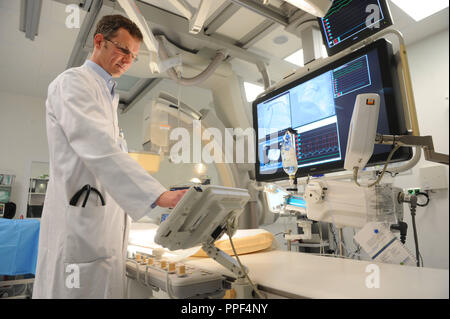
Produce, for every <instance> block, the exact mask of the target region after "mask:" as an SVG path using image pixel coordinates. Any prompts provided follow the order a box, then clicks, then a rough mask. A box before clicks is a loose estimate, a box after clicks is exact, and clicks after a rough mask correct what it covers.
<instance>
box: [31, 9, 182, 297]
mask: <svg viewBox="0 0 450 319" xmlns="http://www.w3.org/2000/svg"><path fill="white" fill-rule="evenodd" d="M141 41H142V34H141V32H140V31H139V29H138V27H137V26H136V25H135V24H134V23H133V22H131V21H130V20H129V19H127V18H125V17H122V16H118V15H114V16H105V17H103V18H102V19H101V20H100V21H99V23H98V25H97V30H96V32H95V37H94V52H93V54H92V56H91V58H90V59H89V60H87V61H86V63H85V64H84V65H82V66H81V67H77V68H71V69H69V70H66V71H65V72H63V73H62V74H60V75H59V76H58V77H57V78H56V79H55V80H54V81H53V82H52V83H51V84H50V86H49V88H48V98H47V101H46V122H47V136H48V144H49V153H50V181H49V184H48V189H47V194H46V198H45V203H44V211H43V214H42V219H41V229H40V237H39V253H38V261H37V269H36V279H35V283H34V289H33V298H124V297H125V280H126V278H125V258H126V249H127V238H128V230H129V221H130V218H129V217H128V216H130V217H131V218H132V219H133V220H138V219H140V218H141V217H143V216H144V215H145V214H146V213H148V212H149V211H150V210H151V209H153V208H154V207H155V206H156V205H159V206H161V207H174V206H175V205H176V203H177V202H178V201H179V200H180V199H181V197H182V196H183V195H184V191H175V192H170V191H167V190H166V189H165V188H164V187H163V186H162V185H161V184H160V183H159V182H158V181H157V180H155V179H154V178H153V177H151V176H150V175H149V174H148V173H147V172H146V171H145V170H144V169H143V168H141V166H140V165H139V164H138V163H137V162H136V161H135V160H134V159H132V158H131V157H130V156H129V155H128V154H127V153H126V150H125V149H124V147H123V145H124V143H122V140H121V137H120V134H119V127H118V122H117V107H118V101H119V97H118V95H117V94H116V93H115V82H114V81H113V79H112V78H115V77H120V76H121V75H122V74H123V73H124V72H125V71H126V70H127V69H128V68H129V67H130V66H131V64H132V63H133V60H135V59H136V57H137V54H138V52H139V48H140V43H141ZM87 184H89V185H90V186H91V187H94V188H96V189H97V190H98V191H99V193H100V194H101V196H102V197H103V199H104V202H105V205H102V202H101V199H100V196H99V195H98V194H97V193H95V192H93V191H91V192H90V196H89V197H88V200H87V203H86V205H85V207H81V204H82V202H83V201H84V198H85V195H86V193H84V194H82V196H81V197H80V200H79V202H78V205H77V206H74V205H70V204H69V203H70V201H71V199H72V197H73V196H74V194H75V193H77V192H78V191H79V190H80V189H81V188H82V187H83V186H84V185H87Z"/></svg>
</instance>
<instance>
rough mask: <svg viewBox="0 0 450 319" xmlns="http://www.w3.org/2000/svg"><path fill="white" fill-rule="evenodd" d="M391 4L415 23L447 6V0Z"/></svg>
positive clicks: (395, 2) (418, 0)
mask: <svg viewBox="0 0 450 319" xmlns="http://www.w3.org/2000/svg"><path fill="white" fill-rule="evenodd" d="M392 2H393V3H394V4H395V5H396V6H397V7H399V8H400V9H402V10H403V11H405V12H406V13H407V14H408V15H409V16H411V17H412V18H413V19H414V20H416V21H420V20H423V19H425V18H427V17H429V16H431V15H433V14H435V13H437V12H439V11H441V10H443V9H445V8H447V7H448V6H449V2H448V0H433V1H422V0H392Z"/></svg>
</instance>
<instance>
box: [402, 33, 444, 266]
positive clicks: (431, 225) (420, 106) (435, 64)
mask: <svg viewBox="0 0 450 319" xmlns="http://www.w3.org/2000/svg"><path fill="white" fill-rule="evenodd" d="M407 51H408V55H409V65H410V68H411V76H412V82H413V88H414V96H415V101H416V107H417V116H418V119H419V128H420V134H421V135H432V136H433V142H434V147H435V150H436V151H437V152H439V153H444V154H449V30H448V29H447V30H445V31H443V32H440V33H438V34H435V35H434V36H431V37H428V38H427V39H424V40H423V41H420V42H417V43H414V44H412V45H410V46H409V47H408V48H407ZM435 165H440V164H435V163H432V162H427V161H425V159H424V158H423V157H422V159H421V161H420V163H419V164H418V165H417V166H416V167H414V168H413V172H412V174H411V175H405V176H398V177H397V178H396V182H395V185H396V186H399V187H402V188H410V187H420V181H419V170H420V168H421V167H426V166H435ZM444 167H445V169H446V178H447V180H448V166H444ZM448 203H449V190H448V189H446V190H437V191H435V192H433V193H431V202H430V204H429V206H427V207H425V208H420V207H419V208H418V210H417V216H416V223H417V228H418V238H419V249H420V253H421V255H422V257H423V260H424V265H425V267H432V268H445V269H448V268H449V218H448V214H449V213H448V212H449V205H448ZM404 209H405V217H406V218H405V220H406V222H407V223H408V236H407V242H406V243H407V247H409V249H410V250H411V251H412V252H413V253H415V248H414V238H413V232H412V224H411V215H410V212H409V208H408V206H405V207H404Z"/></svg>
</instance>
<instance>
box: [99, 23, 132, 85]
mask: <svg viewBox="0 0 450 319" xmlns="http://www.w3.org/2000/svg"><path fill="white" fill-rule="evenodd" d="M108 40H109V41H108ZM108 40H107V39H105V37H104V36H103V35H102V34H97V35H96V36H95V45H96V46H97V45H98V46H99V55H98V58H99V62H101V64H102V65H101V67H103V68H104V69H105V70H106V71H107V72H108V73H109V74H111V75H112V76H113V77H115V78H118V77H120V76H121V75H122V74H123V73H125V72H126V71H127V70H128V69H129V68H130V66H131V64H132V63H133V57H132V55H131V54H125V53H124V52H123V50H122V49H121V48H123V49H127V50H129V51H130V52H131V53H132V54H133V55H134V56H137V55H138V53H139V48H140V46H141V42H140V41H139V40H138V39H136V38H134V37H132V36H131V35H130V33H129V32H128V31H127V30H125V29H123V28H120V29H119V30H117V33H116V35H115V36H114V37H111V38H110V39H108Z"/></svg>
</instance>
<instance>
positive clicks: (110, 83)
mask: <svg viewBox="0 0 450 319" xmlns="http://www.w3.org/2000/svg"><path fill="white" fill-rule="evenodd" d="M84 65H86V66H88V67H90V68H91V69H92V70H94V71H95V73H97V74H98V75H100V77H101V78H102V79H104V80H105V82H106V86H107V87H108V89H109V91H110V92H111V96H114V94H115V92H114V89H115V87H116V85H117V83H116V81H114V80H113V78H112V76H111V74H109V73H108V72H106V71H105V69H103V68H102V67H101V66H100V65H98V64H97V63H95V62H93V61H91V60H86V62H84Z"/></svg>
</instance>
